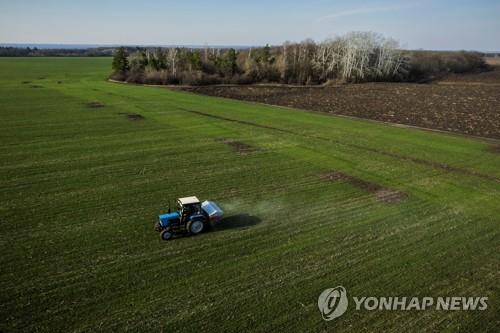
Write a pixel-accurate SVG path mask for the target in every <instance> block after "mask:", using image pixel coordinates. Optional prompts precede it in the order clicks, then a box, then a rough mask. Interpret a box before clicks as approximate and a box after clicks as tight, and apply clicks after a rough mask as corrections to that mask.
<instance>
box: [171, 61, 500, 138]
mask: <svg viewBox="0 0 500 333" xmlns="http://www.w3.org/2000/svg"><path fill="white" fill-rule="evenodd" d="M179 89H182V90H185V91H190V92H194V93H199V94H204V95H211V96H219V97H227V98H234V99H240V100H246V101H253V102H261V103H266V104H273V105H281V106H287V107H294V108H300V109H305V110H310V111H319V112H325V113H330V114H339V115H346V116H353V117H359V118H367V119H372V120H378V121H384V122H391V123H397V124H404V125H410V126H418V127H424V128H429V129H437V130H444V131H450V132H457V133H462V134H467V135H475V136H482V137H489V138H494V139H500V67H495V70H494V71H491V72H485V73H477V74H463V75H452V76H451V75H450V76H448V77H446V78H444V79H442V80H440V81H439V82H435V83H432V84H412V83H365V84H345V85H334V86H309V87H307V86H305V87H298V86H293V87H289V86H283V85H250V86H234V85H222V86H201V87H182V88H179Z"/></svg>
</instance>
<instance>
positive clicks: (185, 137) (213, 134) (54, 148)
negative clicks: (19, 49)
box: [0, 58, 500, 332]
mask: <svg viewBox="0 0 500 333" xmlns="http://www.w3.org/2000/svg"><path fill="white" fill-rule="evenodd" d="M110 63H111V59H109V58H108V59H106V58H16V59H8V58H0V116H1V122H0V138H1V146H0V250H1V259H0V267H1V271H0V290H1V292H0V331H2V332H18V331H25V332H38V331H40V332H56V331H64V332H72V331H76V332H83V331H89V332H95V331H106V332H107V331H112V330H113V331H115V332H121V331H127V330H128V331H133V332H135V331H144V332H160V331H164V332H171V331H192V332H222V331H226V332H230V331H233V332H243V331H250V330H252V331H259V332H272V331H287V332H294V331H300V332H306V331H307V332H318V331H352V332H360V331H367V332H368V331H370V332H372V331H381V332H382V331H395V332H401V331H422V330H424V331H442V330H445V331H464V332H467V331H474V332H485V331H495V330H496V329H498V327H499V325H500V316H499V313H500V309H499V306H500V302H499V300H498V297H499V296H500V290H499V282H500V155H499V154H498V152H495V150H494V149H492V145H495V144H496V143H494V142H491V141H489V142H487V141H482V140H479V139H472V138H465V137H460V136H453V135H448V134H440V133H433V132H428V131H422V130H416V129H408V128H398V127H394V126H387V125H383V124H377V123H372V122H368V121H363V120H351V119H347V118H341V117H332V116H327V115H322V114H314V113H307V112H303V111H299V110H293V109H287V108H278V107H271V106H264V105H260V104H252V103H245V102H240V101H232V100H227V99H218V98H212V97H203V96H198V95H193V94H189V93H182V92H174V91H169V90H167V89H164V88H155V87H141V86H129V85H123V84H115V83H110V82H107V81H106V76H107V75H108V74H109V71H110ZM89 103H101V104H102V107H91V105H89ZM129 113H134V114H140V115H142V116H143V117H144V120H139V121H131V120H129V119H128V118H127V114H129ZM224 139H226V140H227V139H230V140H234V141H238V142H241V143H245V144H247V145H251V146H253V147H254V151H252V152H249V153H246V154H239V153H237V152H235V150H234V147H231V146H230V145H228V144H226V143H224V142H223V140H224ZM333 170H335V171H337V172H342V173H343V174H344V175H348V176H349V177H351V181H349V180H346V179H347V178H344V179H340V180H337V181H329V180H325V179H324V178H325V177H322V175H324V174H325V173H327V172H332V171H333ZM346 177H347V176H346ZM352 179H355V181H352ZM367 182H369V184H372V185H373V184H376V185H377V186H379V187H381V188H384V189H390V190H392V191H396V190H397V191H399V192H400V193H402V194H404V195H403V197H406V199H404V200H401V201H400V202H385V201H384V200H380V199H379V198H377V195H376V193H373V191H371V190H370V189H369V188H364V187H363V186H359V185H360V184H368V183H367ZM368 187H369V186H368ZM188 195H197V196H198V197H200V198H201V199H212V200H215V201H217V202H218V203H220V205H221V206H222V207H223V208H224V209H225V211H226V216H228V217H230V218H229V219H227V220H226V221H223V222H222V223H221V225H219V226H218V227H216V228H215V230H213V231H210V232H207V233H204V234H202V235H199V236H196V237H182V238H178V239H175V240H173V241H170V242H164V241H161V240H160V238H159V236H158V233H157V232H155V231H154V230H153V224H154V223H155V221H156V220H157V215H158V214H159V213H162V212H165V211H166V209H167V202H168V200H169V199H170V200H173V199H175V198H177V197H181V196H188ZM338 285H342V286H344V287H345V288H346V289H347V291H348V293H349V295H354V296H410V297H411V296H419V297H423V296H435V297H437V296H487V297H489V301H488V309H487V310H486V311H436V310H426V311H366V310H362V311H356V310H354V307H353V306H351V305H350V307H349V309H348V311H347V312H346V314H344V315H343V316H342V317H340V318H337V319H335V320H333V321H330V322H326V321H324V320H323V319H322V318H321V314H320V312H319V311H318V308H317V299H318V296H319V294H320V293H321V292H322V291H323V290H324V289H326V288H330V287H335V286H338Z"/></svg>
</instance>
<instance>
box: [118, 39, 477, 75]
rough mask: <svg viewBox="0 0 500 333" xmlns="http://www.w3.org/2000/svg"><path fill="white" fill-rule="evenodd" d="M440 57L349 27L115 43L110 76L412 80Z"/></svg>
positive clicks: (467, 56) (466, 57)
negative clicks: (223, 41) (204, 41)
mask: <svg viewBox="0 0 500 333" xmlns="http://www.w3.org/2000/svg"><path fill="white" fill-rule="evenodd" d="M447 57H448V58H449V55H447ZM436 58H437V59H438V63H439V68H436V67H435V66H434V65H431V66H430V67H431V68H426V64H427V62H428V61H429V59H432V61H435V59H436ZM442 58H444V55H440V54H437V53H433V54H432V56H429V55H428V54H427V53H415V52H408V51H404V50H402V49H401V48H400V46H399V44H398V42H396V41H395V40H393V39H390V38H385V37H383V36H382V35H380V34H376V33H372V32H354V33H349V34H346V35H344V36H340V37H337V38H334V39H329V40H326V41H323V42H321V43H316V42H314V41H312V40H305V41H303V42H300V43H290V42H286V43H284V44H283V45H282V46H279V47H270V46H269V45H267V46H265V47H262V48H254V49H251V48H249V49H242V50H238V51H237V50H235V49H232V48H228V49H214V48H205V49H188V48H157V49H137V50H134V51H132V50H126V49H124V48H120V49H118V50H117V52H116V53H115V56H114V60H113V74H112V76H111V77H112V78H114V79H117V80H122V81H127V82H137V83H151V84H187V85H204V84H216V83H236V84H248V83H259V82H276V83H286V84H301V85H302V84H322V83H325V82H328V81H332V80H333V81H341V82H365V81H409V80H411V81H418V80H422V78H424V77H426V76H428V75H436V73H438V72H442V71H447V70H450V68H449V67H450V66H446V65H444V66H443V65H442V64H445V63H446V61H443V59H442ZM455 58H456V59H459V58H460V59H459V61H458V62H457V64H460V66H458V65H457V66H455V67H457V68H458V67H460V68H468V69H470V70H472V69H473V68H477V67H478V66H482V65H484V61H483V60H482V58H481V56H480V55H477V54H473V53H462V55H461V56H460V57H455ZM456 59H455V60H456ZM469 67H470V68H469ZM451 70H452V71H453V68H451Z"/></svg>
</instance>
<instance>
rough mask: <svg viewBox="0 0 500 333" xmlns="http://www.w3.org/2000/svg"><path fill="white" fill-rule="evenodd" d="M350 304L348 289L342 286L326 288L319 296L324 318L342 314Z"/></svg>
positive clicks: (329, 318) (328, 318) (332, 317)
mask: <svg viewBox="0 0 500 333" xmlns="http://www.w3.org/2000/svg"><path fill="white" fill-rule="evenodd" d="M348 304H349V301H348V299H347V291H346V290H345V288H344V287H342V286H338V287H335V288H328V289H325V290H323V292H322V293H321V295H319V298H318V307H319V310H320V311H321V315H322V316H323V319H324V320H332V319H335V318H337V317H340V316H342V315H343V314H344V312H346V310H347V305H348Z"/></svg>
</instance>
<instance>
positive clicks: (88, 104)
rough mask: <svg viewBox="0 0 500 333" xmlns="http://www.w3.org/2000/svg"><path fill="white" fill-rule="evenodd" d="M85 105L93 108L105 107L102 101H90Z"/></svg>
mask: <svg viewBox="0 0 500 333" xmlns="http://www.w3.org/2000/svg"><path fill="white" fill-rule="evenodd" d="M85 105H86V106H87V107H89V108H92V109H95V108H103V107H104V104H102V103H101V102H88V103H86V104H85Z"/></svg>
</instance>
